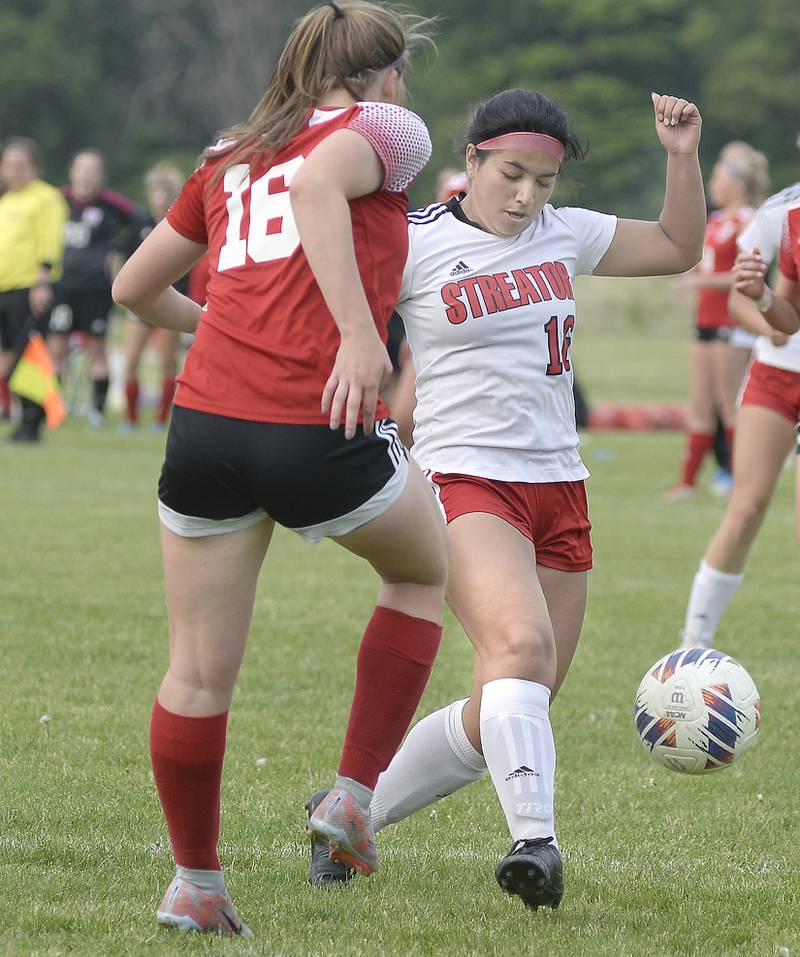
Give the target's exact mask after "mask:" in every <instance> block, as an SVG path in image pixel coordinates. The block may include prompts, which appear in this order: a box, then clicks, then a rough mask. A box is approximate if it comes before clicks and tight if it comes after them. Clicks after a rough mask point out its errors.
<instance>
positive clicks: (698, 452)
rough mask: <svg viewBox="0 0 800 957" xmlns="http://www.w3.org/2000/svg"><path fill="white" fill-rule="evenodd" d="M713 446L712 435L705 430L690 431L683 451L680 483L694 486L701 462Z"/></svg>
mask: <svg viewBox="0 0 800 957" xmlns="http://www.w3.org/2000/svg"><path fill="white" fill-rule="evenodd" d="M713 448H714V436H713V435H706V434H705V432H690V433H689V436H688V441H687V444H686V451H685V452H684V453H683V473H682V474H681V485H691V486H692V487H694V483H695V480H696V479H697V473H698V472H699V471H700V466H701V465H702V464H703V459H704V458H705V457H706V454H707V453H708V452H710V451H711V449H713Z"/></svg>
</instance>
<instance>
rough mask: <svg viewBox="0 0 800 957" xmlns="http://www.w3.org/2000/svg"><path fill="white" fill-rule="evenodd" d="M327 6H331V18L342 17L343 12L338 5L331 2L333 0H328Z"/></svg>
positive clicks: (337, 18) (338, 18)
mask: <svg viewBox="0 0 800 957" xmlns="http://www.w3.org/2000/svg"><path fill="white" fill-rule="evenodd" d="M327 6H329V7H330V8H331V10H333V19H334V20H340V19H342V18H343V17H344V14H343V13H342V11H341V10H340V9H339V7H338V6H337V5H336V4H335V3H334V2H333V0H328V3H327Z"/></svg>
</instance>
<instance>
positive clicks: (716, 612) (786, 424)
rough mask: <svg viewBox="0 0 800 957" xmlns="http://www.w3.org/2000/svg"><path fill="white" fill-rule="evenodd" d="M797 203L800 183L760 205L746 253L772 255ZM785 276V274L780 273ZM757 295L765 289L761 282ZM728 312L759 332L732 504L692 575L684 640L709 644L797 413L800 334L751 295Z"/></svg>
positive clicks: (735, 296) (732, 302) (744, 242)
mask: <svg viewBox="0 0 800 957" xmlns="http://www.w3.org/2000/svg"><path fill="white" fill-rule="evenodd" d="M798 204H800V183H795V184H794V185H792V186H789V187H787V188H786V189H784V190H782V191H781V192H779V193H776V194H775V195H774V196H770V198H769V199H768V200H766V202H765V203H764V204H763V205H762V206H761V207H760V208H759V209H758V211H757V213H756V215H755V217H754V218H753V220H752V222H751V223H750V225H749V226H747V227H746V228H745V229H744V231H743V232H742V233H741V234H740V235H739V238H738V241H737V245H738V248H739V252H740V255H741V254H751V253H753V251H754V250H758V251H759V253H760V259H762V260H763V261H765V262H767V263H772V262H773V261H774V260H775V259H776V257H777V255H778V251H779V249H780V242H781V233H782V230H783V226H784V222H785V219H786V214H787V212H788V210H789V209H790V208H792V207H793V206H797V205H798ZM781 282H782V283H784V282H788V280H784V279H783V278H782V279H781ZM756 291H757V292H758V295H759V296H760V295H761V294H762V292H763V284H762V288H761V289H757V290H756ZM729 308H730V311H731V314H732V315H733V317H734V318H735V319H736V321H737V322H739V323H740V324H741V325H742V326H744V327H745V328H747V329H750V330H752V331H753V332H757V333H759V339H758V341H757V343H756V347H755V361H754V362H753V364H752V365H751V367H750V370H749V372H748V375H747V378H746V380H745V387H744V390H743V392H742V397H741V404H740V407H739V410H738V413H737V418H736V443H735V446H734V447H735V452H734V471H735V475H736V481H735V483H734V486H733V493H732V495H731V499H730V501H729V502H728V507H727V509H726V511H725V515H724V516H723V519H722V522H721V523H720V526H719V528H718V529H717V531H716V532H715V533H714V536H713V538H712V539H711V541H710V542H709V544H708V548H707V549H706V553H705V555H704V556H703V558H702V560H701V562H700V567H699V569H698V571H697V574H696V575H695V576H694V582H693V584H692V590H691V593H690V596H689V603H688V606H687V608H686V621H685V623H684V628H683V641H682V644H683V646H684V647H693V646H695V645H700V646H703V647H710V646H711V645H712V644H713V642H714V636H715V634H716V630H717V627H718V625H719V622H720V619H721V618H722V615H723V614H724V612H725V609H726V608H727V607H728V604H729V602H730V600H731V599H732V598H733V596H734V594H735V593H736V590H737V589H738V588H739V586H740V585H741V583H742V579H743V577H744V566H745V562H746V561H747V556H748V554H749V552H750V548H751V547H752V545H753V542H754V541H755V537H756V535H757V534H758V530H759V529H760V528H761V523H762V522H763V520H764V515H765V514H766V511H767V508H768V506H769V503H770V500H771V499H772V494H773V492H774V490H775V484H776V482H777V481H778V476H779V475H780V472H781V468H782V466H783V463H784V461H785V459H786V455H787V453H788V452H789V451H790V450H791V448H792V443H793V441H794V436H795V427H796V424H797V421H798V418H800V407H798V401H800V335H793V336H791V337H790V336H788V335H786V333H783V332H779V331H777V330H775V329H773V328H772V327H771V326H770V325H769V324H768V322H767V321H766V319H765V318H764V316H763V315H762V313H761V312H760V311H759V308H758V306H757V305H756V303H755V302H754V301H753V299H752V298H749V297H748V296H746V295H745V294H744V293H743V292H740V291H739V290H738V289H737V288H734V289H732V290H731V294H730V299H729Z"/></svg>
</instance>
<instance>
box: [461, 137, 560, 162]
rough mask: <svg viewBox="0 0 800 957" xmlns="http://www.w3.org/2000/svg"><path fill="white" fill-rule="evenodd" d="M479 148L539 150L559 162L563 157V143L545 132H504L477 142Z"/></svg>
mask: <svg viewBox="0 0 800 957" xmlns="http://www.w3.org/2000/svg"><path fill="white" fill-rule="evenodd" d="M478 149H479V150H541V151H542V152H543V153H549V154H550V156H555V158H556V159H557V160H558V162H559V163H560V162H561V160H562V159H563V158H564V144H563V143H562V142H561V141H560V140H557V139H556V138H555V137H554V136H548V135H547V134H546V133H504V134H503V135H502V136H494V137H492V139H490V140H484V141H483V142H482V143H478Z"/></svg>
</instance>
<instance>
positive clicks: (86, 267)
mask: <svg viewBox="0 0 800 957" xmlns="http://www.w3.org/2000/svg"><path fill="white" fill-rule="evenodd" d="M105 179H106V161H105V157H104V156H103V154H102V153H100V152H99V151H98V150H94V149H86V150H81V151H80V152H79V153H76V154H75V157H74V159H73V160H72V164H71V166H70V169H69V185H68V186H64V187H63V190H62V191H63V193H64V196H65V197H66V199H67V204H68V205H69V219H68V220H67V223H66V226H65V228H64V270H63V274H62V276H61V279H60V280H59V282H58V283H57V284H56V287H55V290H54V293H55V303H54V305H53V311H52V314H51V316H50V334H49V336H48V339H47V344H48V346H49V348H50V352H51V354H52V356H53V361H54V364H55V367H56V371H57V372H58V373H59V374H60V373H61V368H62V365H63V362H64V359H65V358H66V355H67V350H68V347H69V337H70V335H71V334H72V333H74V332H77V333H81V334H82V335H83V336H84V337H85V340H84V344H85V347H86V350H87V351H88V353H89V356H90V359H91V367H90V371H91V378H92V408H91V410H90V412H89V423H90V425H92V426H94V427H95V428H97V427H99V426H101V425H102V424H103V422H104V417H105V407H106V398H107V396H108V357H107V356H106V334H107V333H108V325H109V317H110V313H111V308H112V306H113V301H112V299H111V257H112V253H113V248H114V245H113V244H114V241H115V240H116V239H118V238H119V237H120V236H121V235H122V234H123V233H124V232H126V231H127V230H128V228H129V227H130V225H131V223H132V222H133V219H134V215H135V212H136V207H135V205H134V203H133V202H132V201H131V200H130V199H128V198H127V197H126V196H121V195H120V194H119V193H116V192H114V190H111V189H108V188H107V187H106V186H105V185H104V183H105Z"/></svg>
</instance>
